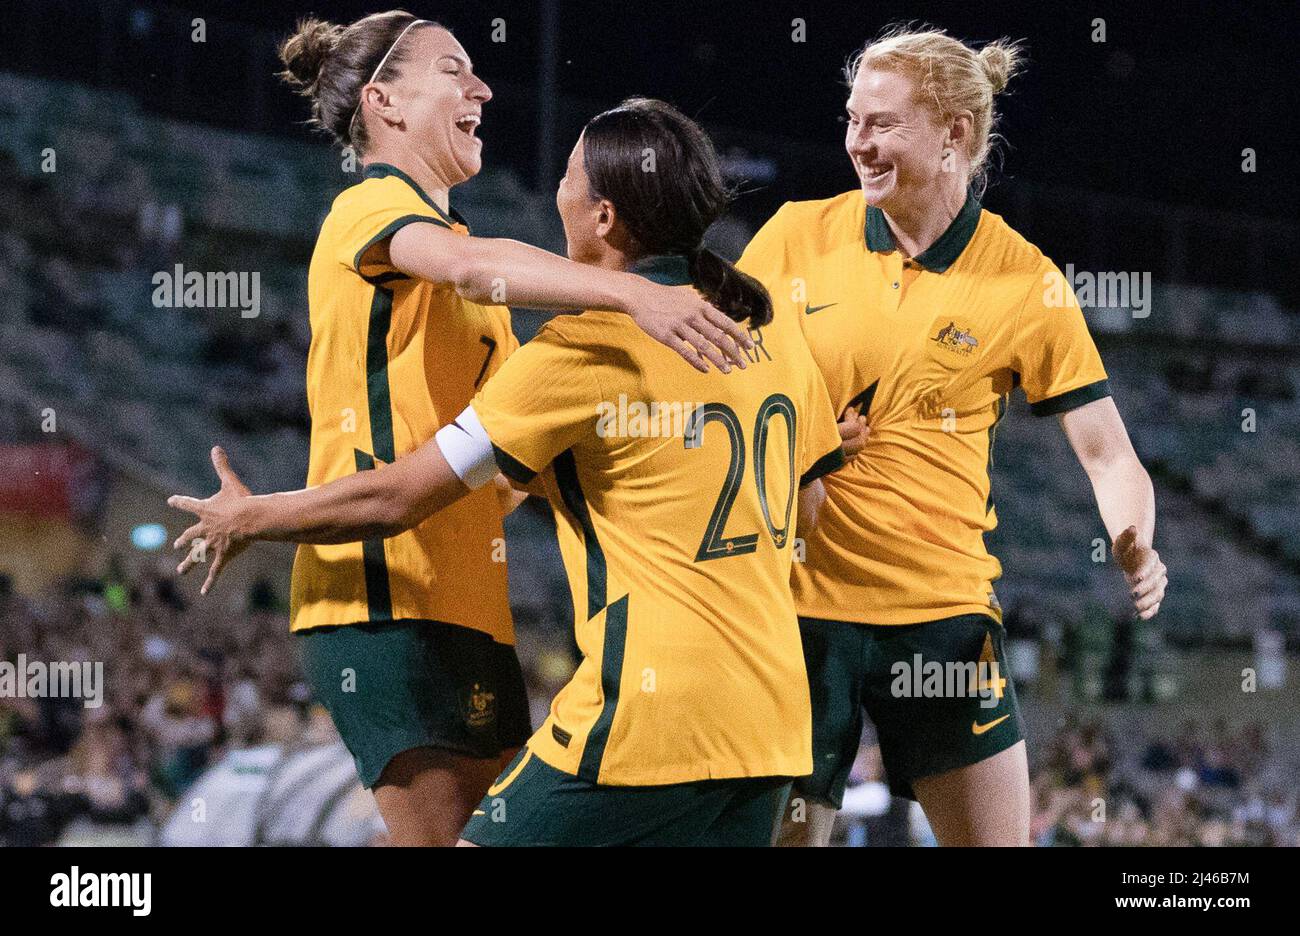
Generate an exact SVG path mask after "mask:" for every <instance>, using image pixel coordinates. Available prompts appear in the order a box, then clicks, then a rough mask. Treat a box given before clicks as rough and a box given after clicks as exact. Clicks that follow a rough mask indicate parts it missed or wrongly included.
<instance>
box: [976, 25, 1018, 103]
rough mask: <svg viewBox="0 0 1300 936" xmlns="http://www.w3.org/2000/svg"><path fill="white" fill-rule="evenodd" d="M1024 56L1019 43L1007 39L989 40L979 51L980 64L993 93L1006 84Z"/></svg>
mask: <svg viewBox="0 0 1300 936" xmlns="http://www.w3.org/2000/svg"><path fill="white" fill-rule="evenodd" d="M1023 57H1024V53H1023V50H1022V49H1021V47H1020V43H1018V42H1011V41H1009V40H1007V39H999V40H997V41H996V42H990V43H989V44H988V45H986V46H984V48H982V49H980V51H979V60H980V65H981V66H982V67H983V68H984V74H985V75H986V76H988V79H989V84H990V85H991V86H992V90H993V93H994V94H997V93H998V92H999V91H1001V90H1002V89H1003V88H1005V87H1006V86H1007V83H1008V82H1009V81H1010V80H1011V78H1012V77H1013V76H1014V75H1015V74H1016V72H1017V71H1019V70H1020V62H1021V59H1022V58H1023Z"/></svg>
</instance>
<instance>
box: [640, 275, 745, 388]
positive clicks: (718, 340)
mask: <svg viewBox="0 0 1300 936" xmlns="http://www.w3.org/2000/svg"><path fill="white" fill-rule="evenodd" d="M636 288H637V290H638V292H637V294H636V295H635V296H634V297H633V298H632V300H631V301H630V302H628V304H627V312H628V314H629V315H630V316H632V320H633V321H634V322H636V323H637V325H639V326H640V327H641V330H642V331H643V332H645V333H646V334H647V335H649V336H650V337H651V338H653V339H655V340H656V341H658V342H660V343H661V344H665V345H667V346H668V347H670V348H672V349H673V350H674V351H676V352H677V353H678V354H680V355H681V356H682V358H683V359H684V360H685V361H686V363H688V364H690V365H691V366H692V367H694V368H695V369H696V370H698V371H702V372H703V373H708V371H709V364H710V363H712V364H713V366H714V367H716V368H717V369H718V370H720V371H722V372H723V373H724V374H729V373H731V367H732V365H733V364H734V365H735V366H737V367H739V368H740V369H741V370H744V369H745V367H746V366H747V365H746V357H745V351H746V350H748V349H752V348H753V347H754V339H753V338H751V337H750V336H749V329H748V328H747V327H746V326H744V325H742V324H740V323H739V322H735V321H732V319H730V318H729V317H727V315H726V314H725V313H723V312H720V311H718V310H717V309H716V308H714V307H713V306H712V305H710V304H709V303H708V302H707V301H706V300H705V299H704V297H703V296H701V295H700V294H699V293H697V292H696V291H695V287H694V286H666V285H661V284H659V283H652V282H650V281H649V280H645V281H644V282H643V283H640V284H638V285H637V287H636Z"/></svg>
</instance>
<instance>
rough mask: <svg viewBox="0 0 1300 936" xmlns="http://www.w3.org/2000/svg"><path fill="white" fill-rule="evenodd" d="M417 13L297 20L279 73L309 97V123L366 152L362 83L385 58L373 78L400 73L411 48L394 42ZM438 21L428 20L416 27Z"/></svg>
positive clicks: (284, 44)
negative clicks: (341, 21) (340, 21)
mask: <svg viewBox="0 0 1300 936" xmlns="http://www.w3.org/2000/svg"><path fill="white" fill-rule="evenodd" d="M416 19H417V17H415V16H412V15H411V14H410V13H407V12H406V11H405V10H388V11H387V12H385V13H372V14H371V15H370V16H366V17H363V18H362V19H359V20H357V21H356V22H355V23H353V24H352V25H351V26H337V25H335V24H333V23H329V22H326V21H325V20H321V19H317V18H316V17H314V16H308V17H306V18H304V19H301V20H299V21H298V26H297V28H296V29H295V30H294V32H293V34H292V35H291V36H289V37H288V38H287V39H285V40H284V41H283V42H282V43H280V48H279V54H280V62H281V63H282V64H283V65H284V71H282V72H279V73H278V75H279V77H280V78H281V79H282V80H284V81H285V82H286V83H287V84H289V85H291V86H292V87H293V88H294V89H295V90H296V91H297V92H298V93H299V94H301V95H302V96H303V97H305V98H308V99H309V100H310V101H311V119H310V120H309V121H308V124H310V125H311V126H313V127H315V128H316V129H318V130H321V131H323V132H325V133H328V134H329V135H330V136H331V137H333V138H334V142H336V143H337V144H338V145H339V146H351V147H352V148H353V149H355V150H356V152H357V153H358V154H361V153H364V152H365V149H366V144H367V143H369V142H370V141H369V138H368V136H367V134H366V122H365V121H364V120H362V119H361V118H360V117H359V116H358V114H357V108H358V106H359V105H360V103H361V89H362V88H364V87H365V86H366V85H367V84H368V83H369V82H370V76H371V75H372V74H374V72H375V69H376V68H378V67H379V63H380V62H381V61H382V62H384V67H383V69H382V70H381V71H380V73H379V74H377V75H375V80H377V81H389V80H391V79H392V78H393V77H395V76H396V75H397V72H398V69H399V68H400V66H401V65H402V63H403V62H405V61H406V59H407V54H406V53H407V49H405V48H400V47H399V48H393V44H394V43H395V42H397V40H398V38H399V37H400V36H401V35H402V34H403V33H404V32H406V30H407V28H408V27H409V26H411V25H412V24H413V23H414V22H415V21H416ZM437 25H439V24H438V23H435V22H433V21H432V20H428V21H426V22H424V23H421V24H420V26H418V27H416V28H417V29H423V28H424V27H425V26H437ZM402 46H406V42H403V43H402ZM390 50H391V52H392V54H389V51H390ZM385 55H388V59H387V61H385V60H384V56H385ZM354 118H355V119H354Z"/></svg>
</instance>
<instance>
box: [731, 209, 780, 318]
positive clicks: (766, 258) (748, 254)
mask: <svg viewBox="0 0 1300 936" xmlns="http://www.w3.org/2000/svg"><path fill="white" fill-rule="evenodd" d="M789 207H790V203H789V202H786V204H784V205H782V206H781V207H780V208H779V209H777V212H776V214H774V215H772V217H770V218H768V219H767V223H766V224H764V225H763V226H762V227H761V228H759V229H758V233H757V234H755V235H754V236H753V237H752V238H751V239H750V241H749V244H748V245H747V246H746V247H745V252H744V253H742V254H741V255H740V259H739V260H737V261H736V268H737V269H738V270H740V271H741V272H742V273H748V274H749V275H750V276H752V277H754V279H756V280H758V281H759V282H760V283H762V284H763V285H764V286H766V287H767V291H768V292H769V293H771V295H772V302H773V304H775V303H777V302H780V301H781V300H784V299H787V298H789V292H790V284H788V283H782V282H781V279H782V278H783V276H784V274H785V265H786V247H785V242H786V238H785V228H786V215H787V209H788V208H789Z"/></svg>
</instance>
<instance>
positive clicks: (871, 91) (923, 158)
mask: <svg viewBox="0 0 1300 936" xmlns="http://www.w3.org/2000/svg"><path fill="white" fill-rule="evenodd" d="M845 107H846V109H847V110H848V131H847V133H846V134H845V137H844V148H845V149H846V150H847V151H848V154H849V158H850V159H852V160H853V168H854V169H855V170H856V171H857V173H858V180H859V182H860V183H861V185H862V193H863V195H865V196H866V199H867V203H868V204H870V205H874V206H876V207H878V208H882V209H884V210H885V211H886V212H887V213H889V214H907V213H909V210H908V209H909V206H911V205H915V204H917V203H918V202H919V200H921V199H925V198H929V197H932V193H933V192H934V191H935V190H936V186H938V185H939V183H940V181H941V180H942V174H943V173H945V172H953V171H962V167H961V166H960V165H957V164H955V162H954V160H955V159H959V158H960V156H959V155H958V154H955V153H954V155H953V156H950V157H949V158H948V160H947V161H946V163H945V159H944V151H945V150H946V149H951V147H948V146H946V145H945V144H946V143H947V142H948V138H949V131H948V127H947V126H946V124H944V123H943V122H940V121H939V119H938V118H937V117H936V116H935V115H934V113H933V111H932V109H931V108H929V107H927V106H925V103H924V102H923V101H922V100H921V99H920V97H919V95H918V92H917V87H916V82H915V81H914V80H913V79H912V78H910V77H908V76H906V75H903V74H900V73H898V72H893V71H881V70H877V69H871V68H865V67H864V68H861V69H859V70H858V74H857V77H856V78H855V79H854V81H853V91H852V93H851V94H850V95H849V100H848V103H847V104H846V105H845Z"/></svg>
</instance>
